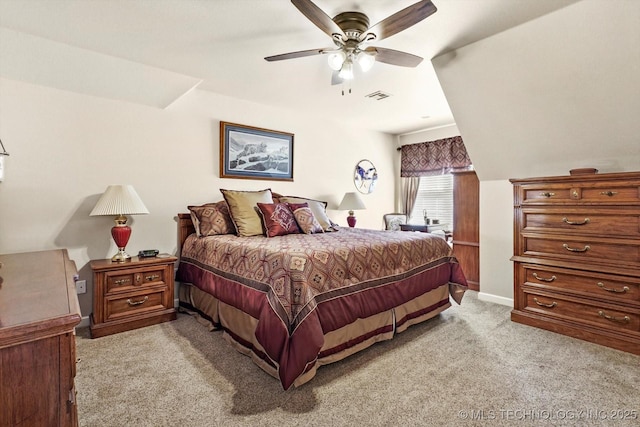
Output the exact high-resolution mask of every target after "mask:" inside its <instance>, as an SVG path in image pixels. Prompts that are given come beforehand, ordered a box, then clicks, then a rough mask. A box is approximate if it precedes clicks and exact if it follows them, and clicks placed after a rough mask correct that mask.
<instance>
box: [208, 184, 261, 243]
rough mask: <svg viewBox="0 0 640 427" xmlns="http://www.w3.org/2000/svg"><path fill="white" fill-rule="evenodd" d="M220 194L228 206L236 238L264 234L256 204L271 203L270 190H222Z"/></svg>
mask: <svg viewBox="0 0 640 427" xmlns="http://www.w3.org/2000/svg"><path fill="white" fill-rule="evenodd" d="M220 192H221V193H222V195H223V196H224V199H225V200H226V201H227V205H229V213H230V214H231V220H232V221H233V225H234V226H235V228H236V232H237V233H238V236H259V235H261V234H264V232H263V230H262V220H261V218H260V214H258V205H257V204H258V203H273V198H272V197H271V189H269V188H267V189H266V190H261V191H236V190H223V189H222V188H221V189H220Z"/></svg>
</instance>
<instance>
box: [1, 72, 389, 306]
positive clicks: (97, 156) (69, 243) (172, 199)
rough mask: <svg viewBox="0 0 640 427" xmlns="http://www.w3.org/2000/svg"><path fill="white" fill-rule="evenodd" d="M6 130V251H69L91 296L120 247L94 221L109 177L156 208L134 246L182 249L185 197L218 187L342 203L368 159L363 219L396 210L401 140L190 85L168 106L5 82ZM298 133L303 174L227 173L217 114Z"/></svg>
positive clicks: (137, 225)
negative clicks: (99, 273)
mask: <svg viewBox="0 0 640 427" xmlns="http://www.w3.org/2000/svg"><path fill="white" fill-rule="evenodd" d="M0 94H1V96H0V138H2V141H3V143H4V145H5V147H6V149H7V151H8V152H9V153H10V154H11V156H10V157H8V158H7V159H6V161H5V172H6V173H5V180H4V182H1V183H0V253H13V252H26V251H38V250H47V249H53V248H68V249H69V253H70V256H71V258H72V259H73V260H74V261H75V262H76V265H77V267H78V269H79V271H80V276H81V278H82V279H87V281H88V284H89V286H88V288H89V292H88V293H87V294H85V295H80V302H81V308H82V314H83V316H87V315H88V314H89V313H90V312H91V298H92V296H91V295H92V294H91V290H92V286H91V284H92V277H91V271H90V269H89V267H88V261H89V260H90V259H101V258H109V257H111V255H113V254H114V253H115V252H116V247H115V245H114V243H113V241H112V239H111V236H110V233H109V230H110V228H111V227H112V225H113V219H112V218H109V217H89V212H90V211H91V209H92V208H93V206H94V205H95V203H96V201H97V199H98V197H99V196H100V194H101V193H102V192H103V191H104V190H105V188H106V187H107V186H108V185H110V184H132V185H133V186H134V187H135V189H136V190H137V192H138V194H139V195H140V197H141V198H142V200H143V201H144V203H145V205H146V206H147V208H148V209H149V211H150V214H149V215H141V216H134V217H131V218H130V221H129V223H130V225H131V226H132V229H133V233H132V236H131V239H130V241H129V244H128V246H127V251H128V252H129V253H131V254H136V253H137V252H138V250H140V249H150V248H155V249H158V250H160V251H162V252H168V253H175V252H176V223H175V220H174V217H175V215H176V214H177V213H178V212H185V211H187V205H189V204H200V203H205V202H210V201H217V200H221V199H222V197H221V194H220V192H219V189H220V188H231V189H247V190H257V189H263V188H272V189H273V190H274V191H276V192H279V193H283V194H289V195H301V196H307V197H313V198H319V199H322V200H326V201H328V202H329V215H330V217H331V218H332V219H333V220H334V221H336V222H337V223H339V224H342V225H346V212H342V211H336V210H335V209H336V208H337V205H338V203H339V202H340V200H341V198H342V196H343V194H344V193H345V192H347V191H354V185H353V169H354V167H355V165H356V163H357V162H358V161H359V160H361V159H363V158H366V159H369V160H371V161H372V162H373V163H374V164H375V165H376V167H377V169H378V173H379V177H380V179H379V183H378V186H377V187H376V190H375V192H374V193H372V194H369V195H363V200H364V202H365V204H366V206H367V209H366V210H364V211H359V212H357V217H358V226H359V227H363V228H375V229H380V228H381V227H382V214H383V213H385V212H391V211H392V210H393V200H394V185H395V183H394V181H395V180H394V167H395V165H394V161H395V158H396V151H395V144H394V139H393V137H391V136H390V135H386V134H382V133H378V132H371V131H365V130H362V129H355V128H352V127H350V126H348V125H345V124H341V123H337V122H334V123H328V122H325V121H317V120H316V119H315V118H314V117H308V116H306V115H304V114H298V113H297V112H293V111H284V110H277V109H274V108H269V107H265V106H262V105H258V104H252V103H248V102H244V101H241V100H237V99H233V98H226V97H222V96H218V95H214V94H212V93H208V92H204V91H198V90H195V91H192V92H190V93H189V94H188V95H186V96H185V97H183V98H182V99H181V100H179V101H178V102H176V103H175V104H174V105H172V106H171V107H170V109H168V110H160V109H157V108H153V107H147V106H141V105H135V104H131V103H127V102H122V101H114V100H107V99H101V98H96V97H91V96H86V95H79V94H75V93H71V92H65V91H60V90H56V89H50V88H45V87H40V86H34V85H30V84H26V83H21V82H17V81H13V80H7V79H0ZM220 120H223V121H230V122H236V123H242V124H246V125H251V126H257V127H263V128H267V129H274V130H279V131H285V132H291V133H294V134H295V140H294V182H278V181H257V180H236V179H220V178H219V170H218V168H219V166H218V165H219V121H220Z"/></svg>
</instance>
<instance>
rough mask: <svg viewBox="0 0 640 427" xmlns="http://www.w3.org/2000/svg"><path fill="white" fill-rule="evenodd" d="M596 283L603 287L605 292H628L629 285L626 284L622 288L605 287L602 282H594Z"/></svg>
mask: <svg viewBox="0 0 640 427" xmlns="http://www.w3.org/2000/svg"><path fill="white" fill-rule="evenodd" d="M596 285H598V287H599V288H601V289H604V290H605V291H607V292H615V293H618V294H625V293H627V292H629V287H628V286H625V287H623V288H622V289H613V288H607V287H605V286H604V283H602V282H598V283H596Z"/></svg>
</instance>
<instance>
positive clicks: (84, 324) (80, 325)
mask: <svg viewBox="0 0 640 427" xmlns="http://www.w3.org/2000/svg"><path fill="white" fill-rule="evenodd" d="M90 324H91V322H90V321H89V316H84V317H83V318H82V320H80V323H78V326H76V328H86V327H88V326H89V325H90Z"/></svg>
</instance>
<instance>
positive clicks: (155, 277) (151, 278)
mask: <svg viewBox="0 0 640 427" xmlns="http://www.w3.org/2000/svg"><path fill="white" fill-rule="evenodd" d="M159 278H160V275H159V274H152V275H151V276H146V277H145V279H147V280H148V281H152V280H155V279H159Z"/></svg>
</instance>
